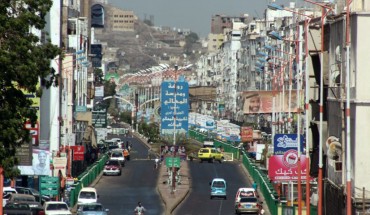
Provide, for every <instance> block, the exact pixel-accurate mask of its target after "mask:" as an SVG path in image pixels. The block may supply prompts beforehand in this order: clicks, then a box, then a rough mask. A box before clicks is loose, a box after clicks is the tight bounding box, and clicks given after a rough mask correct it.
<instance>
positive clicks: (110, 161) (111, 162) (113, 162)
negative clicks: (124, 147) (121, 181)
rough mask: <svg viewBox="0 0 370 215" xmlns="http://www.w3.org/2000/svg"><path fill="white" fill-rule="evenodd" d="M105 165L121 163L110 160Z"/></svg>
mask: <svg viewBox="0 0 370 215" xmlns="http://www.w3.org/2000/svg"><path fill="white" fill-rule="evenodd" d="M105 165H119V163H118V161H116V160H109V161H107V162H106V163H105Z"/></svg>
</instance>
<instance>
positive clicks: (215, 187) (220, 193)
mask: <svg viewBox="0 0 370 215" xmlns="http://www.w3.org/2000/svg"><path fill="white" fill-rule="evenodd" d="M209 184H210V185H211V195H210V198H211V199H213V198H214V197H219V198H224V199H226V198H227V195H226V188H227V186H226V181H225V179H223V178H214V179H213V180H212V182H210V183H209Z"/></svg>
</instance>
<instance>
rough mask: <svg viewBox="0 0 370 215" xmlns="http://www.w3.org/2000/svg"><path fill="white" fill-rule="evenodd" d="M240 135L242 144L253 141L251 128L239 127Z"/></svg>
mask: <svg viewBox="0 0 370 215" xmlns="http://www.w3.org/2000/svg"><path fill="white" fill-rule="evenodd" d="M240 130H241V131H240V133H241V138H242V142H251V141H253V128H252V127H240Z"/></svg>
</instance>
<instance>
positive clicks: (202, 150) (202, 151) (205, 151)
mask: <svg viewBox="0 0 370 215" xmlns="http://www.w3.org/2000/svg"><path fill="white" fill-rule="evenodd" d="M200 152H201V153H208V152H209V149H201V150H200Z"/></svg>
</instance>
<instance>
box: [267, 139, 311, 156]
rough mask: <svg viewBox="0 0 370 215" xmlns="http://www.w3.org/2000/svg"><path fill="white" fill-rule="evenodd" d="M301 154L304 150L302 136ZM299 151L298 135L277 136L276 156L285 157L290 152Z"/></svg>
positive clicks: (275, 143) (275, 141) (275, 140)
mask: <svg viewBox="0 0 370 215" xmlns="http://www.w3.org/2000/svg"><path fill="white" fill-rule="evenodd" d="M299 141H300V147H301V152H303V150H304V136H303V135H300V140H299ZM291 149H293V150H298V135H297V134H275V136H274V155H283V154H284V153H285V152H286V151H288V150H291Z"/></svg>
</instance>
